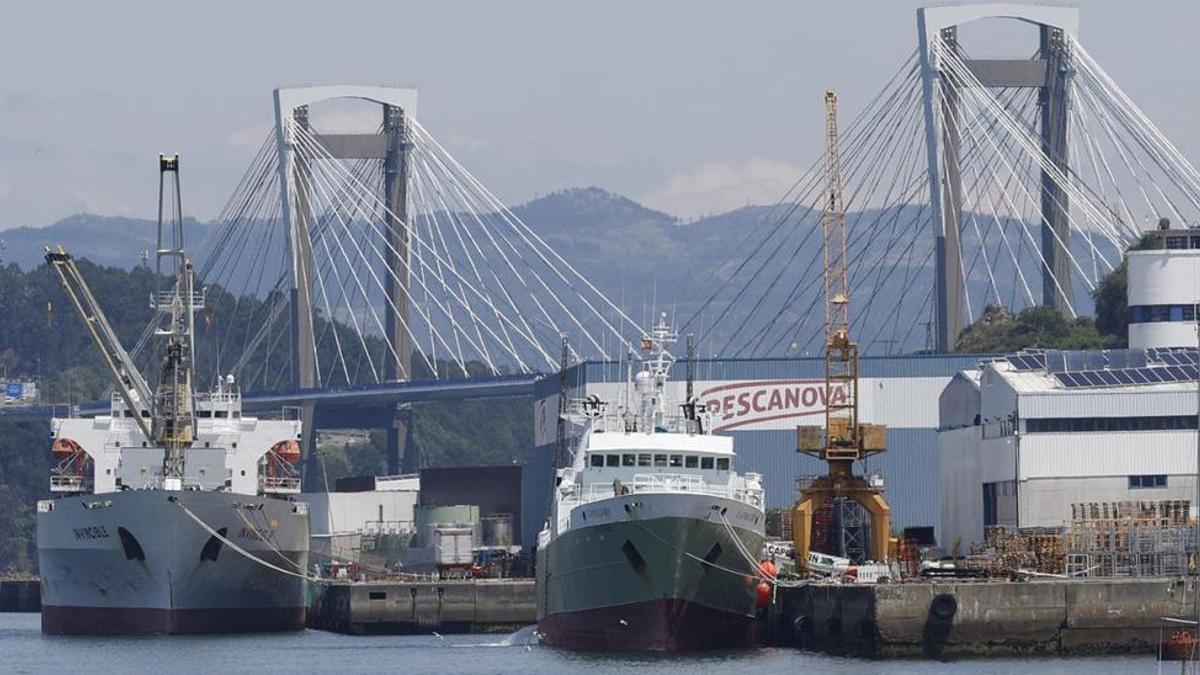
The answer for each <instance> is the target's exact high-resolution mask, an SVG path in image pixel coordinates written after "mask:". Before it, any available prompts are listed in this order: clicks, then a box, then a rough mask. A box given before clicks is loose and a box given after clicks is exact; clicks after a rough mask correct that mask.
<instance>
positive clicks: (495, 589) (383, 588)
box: [308, 579, 537, 635]
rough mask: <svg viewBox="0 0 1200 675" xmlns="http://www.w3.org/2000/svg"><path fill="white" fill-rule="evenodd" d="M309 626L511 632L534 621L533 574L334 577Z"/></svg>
mask: <svg viewBox="0 0 1200 675" xmlns="http://www.w3.org/2000/svg"><path fill="white" fill-rule="evenodd" d="M314 591H315V593H314V597H313V600H312V602H311V603H310V605H309V608H308V626H309V628H316V629H320V630H328V631H333V632H335V633H350V634H355V635H383V634H414V633H430V632H433V631H437V632H439V633H487V632H510V631H513V630H516V629H518V628H520V627H522V626H528V625H529V624H532V623H534V621H536V611H537V609H536V603H535V595H534V581H533V579H477V580H472V579H458V580H445V581H412V582H406V581H386V582H361V583H349V582H332V583H329V584H328V585H325V586H323V587H322V588H318V589H314Z"/></svg>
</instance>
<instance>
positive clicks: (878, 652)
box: [764, 579, 1196, 658]
mask: <svg viewBox="0 0 1200 675" xmlns="http://www.w3.org/2000/svg"><path fill="white" fill-rule="evenodd" d="M1195 598H1196V596H1195V579H1188V580H1187V581H1186V582H1184V581H1183V580H1181V579H1080V580H1038V581H1028V582H968V581H957V582H938V583H911V584H882V585H861V586H859V585H851V584H847V585H817V584H814V585H809V586H802V587H797V588H781V589H779V592H778V595H777V601H776V604H774V605H772V606H770V607H769V608H768V617H767V620H766V626H765V628H766V630H765V631H764V632H765V633H766V635H765V639H766V641H767V642H768V643H770V644H774V645H780V646H792V647H797V648H802V649H809V650H814V651H822V652H827V653H832V654H840V655H851V656H863V657H868V658H883V657H889V656H942V655H945V656H952V655H968V654H970V655H1005V654H1008V655H1013V654H1097V653H1129V652H1153V651H1155V650H1156V649H1157V645H1158V641H1159V638H1160V634H1161V631H1162V629H1163V626H1164V625H1165V624H1164V622H1163V621H1162V618H1163V617H1190V616H1193V615H1194V613H1195ZM1177 628H1178V626H1175V627H1173V628H1168V629H1167V632H1168V633H1169V632H1170V631H1171V630H1174V629H1177Z"/></svg>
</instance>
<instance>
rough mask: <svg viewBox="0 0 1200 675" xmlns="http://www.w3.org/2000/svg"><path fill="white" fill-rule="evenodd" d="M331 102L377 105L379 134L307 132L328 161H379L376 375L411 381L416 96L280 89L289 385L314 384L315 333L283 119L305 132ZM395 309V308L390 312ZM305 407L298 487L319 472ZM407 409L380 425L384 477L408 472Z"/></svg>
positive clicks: (304, 234)
mask: <svg viewBox="0 0 1200 675" xmlns="http://www.w3.org/2000/svg"><path fill="white" fill-rule="evenodd" d="M333 99H361V100H365V101H368V102H370V103H376V104H378V105H379V106H380V107H381V108H382V122H383V124H382V132H381V133H371V134H314V137H315V138H316V140H317V142H318V143H319V144H320V146H321V147H322V148H323V149H324V151H325V152H326V153H328V156H329V157H332V158H333V159H335V160H342V159H374V160H379V161H381V162H382V163H383V176H384V183H383V193H384V194H383V202H384V205H385V207H386V213H385V214H384V220H385V224H386V227H385V235H384V236H385V237H386V238H387V242H386V246H385V247H384V248H385V251H384V264H385V265H386V266H387V268H388V270H387V271H388V273H387V274H383V275H382V276H383V277H384V279H385V280H386V282H385V291H386V293H387V295H388V297H389V299H390V302H388V303H385V312H384V330H385V331H386V332H387V335H388V339H389V340H390V341H391V344H392V345H393V346H394V351H395V354H393V353H392V351H393V350H384V352H385V353H384V363H383V371H384V377H385V379H387V380H392V381H395V380H406V379H411V368H412V343H411V341H410V339H409V335H408V332H407V331H406V330H405V329H404V326H405V325H406V324H407V321H408V311H409V300H408V298H409V295H410V294H409V287H408V284H409V278H410V276H409V262H410V251H409V248H408V243H409V241H408V240H409V230H408V227H409V225H408V203H409V193H408V183H409V164H408V155H409V148H410V145H411V136H410V130H409V124H408V120H409V119H412V118H413V117H414V116H415V115H416V111H417V91H416V90H415V89H400V88H394V87H371V86H357V85H333V86H321V87H297V88H280V89H276V90H275V138H276V151H277V153H278V158H279V162H278V166H279V195H280V201H281V205H282V215H283V225H284V228H285V229H286V230H287V236H288V242H289V253H290V258H291V263H290V267H291V269H290V271H291V284H290V289H289V291H290V298H289V299H290V303H289V306H290V311H291V322H290V338H291V371H292V387H293V388H296V389H309V388H313V387H317V386H319V385H320V384H321V383H320V375H319V373H318V372H317V368H316V363H317V360H316V336H315V333H314V330H313V320H312V319H313V313H312V307H313V305H312V296H311V292H312V281H313V255H312V237H311V234H310V229H311V227H312V225H313V220H314V214H313V212H312V195H311V193H310V190H311V187H310V186H311V182H312V181H311V171H312V169H311V167H310V166H309V165H308V163H309V161H311V160H310V159H308V158H307V156H306V155H305V154H304V153H298V152H296V145H295V143H296V139H295V138H294V136H295V134H294V133H293V130H292V125H291V124H290V123H289V122H294V123H295V125H296V126H299V127H301V128H303V129H306V130H307V129H308V128H309V122H308V108H309V106H310V105H312V104H314V103H318V102H321V101H328V100H333ZM393 308H394V309H393ZM315 413H316V410H315V408H314V406H313V405H312V404H309V405H307V406H305V407H304V409H303V411H302V415H303V418H304V442H303V444H302V445H303V451H304V456H305V462H304V480H305V488H306V489H308V488H309V487H310V485H311V484H312V481H313V480H314V478H315V476H317V475H319V472H318V470H317V468H318V467H317V464H316V452H315V450H316V447H315V444H316V427H317V415H316V414H315ZM411 427H412V425H411V410H410V409H408V408H407V407H406V406H398V407H397V408H396V410H395V415H394V416H393V417H392V419H391V420H389V423H388V425H387V444H388V447H387V464H388V473H391V474H397V473H400V472H401V467H400V458H401V457H404V458H405V464H406V468H408V469H409V470H415V468H416V467H415V460H414V458H413V457H412V456H411V455H412V453H411V452H406V450H410V449H411V446H412V443H411V440H412V429H411Z"/></svg>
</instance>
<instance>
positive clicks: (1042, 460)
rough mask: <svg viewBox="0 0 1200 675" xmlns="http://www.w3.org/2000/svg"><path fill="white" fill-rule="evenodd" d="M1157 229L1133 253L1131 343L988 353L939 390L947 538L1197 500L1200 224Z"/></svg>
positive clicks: (972, 539) (965, 540)
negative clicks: (1131, 505) (1130, 504)
mask: <svg viewBox="0 0 1200 675" xmlns="http://www.w3.org/2000/svg"><path fill="white" fill-rule="evenodd" d="M1157 234H1159V236H1160V237H1161V238H1162V240H1163V243H1164V244H1166V247H1165V248H1163V249H1160V250H1150V251H1136V252H1131V253H1130V254H1129V256H1128V260H1129V277H1128V280H1129V306H1130V324H1129V342H1130V345H1131V348H1130V349H1118V350H1105V351H1071V352H1066V351H1031V352H1023V353H1019V354H1015V355H1012V356H1007V357H1003V358H996V359H990V360H987V361H985V362H983V363H981V364H980V365H979V367H978V368H976V369H973V370H967V371H963V372H961V373H959V374H958V375H956V376H955V377H954V378H953V379H951V381H950V383H949V384H948V385H947V386H946V388H945V389H944V390H943V392H942V394H941V397H940V398H939V406H938V407H939V426H938V453H939V461H938V466H939V472H938V474H939V481H940V492H941V504H940V508H941V518H940V528H939V536H940V541H941V543H942V544H943V545H944V546H946V547H949V546H951V545H953V544H954V542H956V541H958V542H960V543H961V544H962V545H963V546H964V547H965V546H966V545H969V544H972V543H976V542H979V541H981V540H982V539H983V534H984V527H985V526H987V525H992V524H999V525H1008V526H1013V527H1021V528H1028V527H1061V526H1062V525H1063V524H1064V522H1065V521H1067V520H1069V519H1070V517H1071V505H1072V504H1077V503H1085V502H1116V501H1159V500H1165V499H1185V500H1194V498H1195V493H1196V492H1195V491H1196V478H1195V476H1196V456H1197V451H1198V450H1197V444H1198V443H1200V439H1198V437H1197V432H1196V412H1197V397H1198V392H1197V384H1196V380H1197V350H1196V340H1197V335H1196V323H1195V321H1196V317H1195V313H1194V310H1195V303H1196V301H1197V298H1200V232H1197V233H1196V234H1194V235H1193V234H1192V233H1190V232H1187V231H1184V232H1178V231H1170V230H1168V231H1160V232H1158V233H1157ZM1194 508H1195V507H1194V505H1193V512H1194Z"/></svg>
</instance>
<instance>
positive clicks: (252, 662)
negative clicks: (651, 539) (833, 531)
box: [0, 614, 1177, 675]
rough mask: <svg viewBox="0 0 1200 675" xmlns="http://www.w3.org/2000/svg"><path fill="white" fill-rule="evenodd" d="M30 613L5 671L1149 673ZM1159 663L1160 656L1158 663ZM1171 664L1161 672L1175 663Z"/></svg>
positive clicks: (1063, 661)
mask: <svg viewBox="0 0 1200 675" xmlns="http://www.w3.org/2000/svg"><path fill="white" fill-rule="evenodd" d="M39 620H40V617H39V615H37V614H0V672H5V673H46V672H53V673H76V672H91V673H103V674H105V675H108V674H114V675H115V674H116V673H204V674H205V675H214V674H216V673H259V674H261V673H310V672H330V673H338V674H339V675H342V674H348V673H436V672H443V673H521V674H523V675H540V674H543V673H545V674H550V673H553V674H555V675H558V674H559V673H605V674H606V675H613V674H614V673H617V672H636V673H646V674H648V675H658V674H660V673H686V674H687V675H699V673H738V674H740V675H773V674H775V673H779V674H780V675H782V674H784V673H786V674H787V675H801V674H805V673H829V672H836V673H837V674H838V675H857V674H859V673H864V674H865V673H905V674H907V673H911V674H913V675H918V674H920V675H925V674H927V673H928V674H941V673H970V674H980V675H983V674H991V673H995V674H996V675H1000V674H1004V675H1009V674H1012V673H1017V674H1019V675H1020V674H1022V673H1026V672H1052V673H1078V674H1080V675H1099V674H1100V673H1152V672H1157V671H1158V664H1157V663H1156V661H1155V660H1154V658H1153V657H1150V656H1136V657H1130V656H1121V657H1096V658H1029V659H988V660H962V661H947V662H939V661H922V660H901V661H862V660H856V659H842V658H835V657H829V656H821V655H817V654H810V653H806V652H801V651H797V650H792V649H782V648H780V649H758V650H750V651H740V652H718V653H707V654H699V655H684V656H660V655H650V656H647V655H637V654H575V653H570V652H562V651H558V650H554V649H549V648H546V647H538V646H537V645H536V644H530V642H531V640H532V633H533V631H532V630H531V629H525V630H522V631H518V632H517V633H515V634H513V635H447V636H439V635H434V634H431V635H415V636H414V635H406V636H374V637H358V636H352V635H337V634H334V633H325V632H322V631H311V630H310V631H305V632H303V633H287V634H279V635H253V636H247V635H228V636H225V635H220V636H183V637H180V636H156V637H61V636H45V635H42V633H41V629H40V624H39ZM1164 665H1166V664H1164ZM1176 668H1177V664H1176V665H1171V666H1167V667H1165V668H1164V669H1163V672H1175V670H1176Z"/></svg>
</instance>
